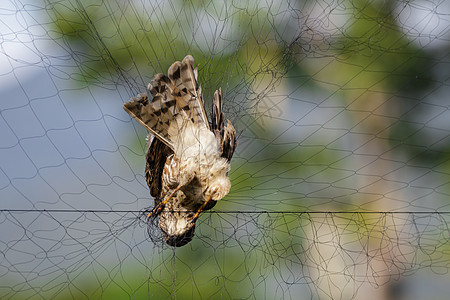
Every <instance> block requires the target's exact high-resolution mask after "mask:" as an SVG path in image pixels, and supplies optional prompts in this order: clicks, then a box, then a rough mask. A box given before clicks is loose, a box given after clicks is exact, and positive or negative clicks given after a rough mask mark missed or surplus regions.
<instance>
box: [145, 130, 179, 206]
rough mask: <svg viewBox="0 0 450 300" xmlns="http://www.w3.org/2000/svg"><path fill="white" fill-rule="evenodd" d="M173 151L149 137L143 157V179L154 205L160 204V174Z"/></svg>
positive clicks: (159, 141) (161, 179)
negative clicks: (144, 163) (144, 162)
mask: <svg viewBox="0 0 450 300" xmlns="http://www.w3.org/2000/svg"><path fill="white" fill-rule="evenodd" d="M171 154H173V151H172V150H171V149H170V148H169V146H167V145H166V144H165V143H163V142H162V141H161V140H159V139H157V138H154V137H153V136H149V140H148V151H147V154H146V156H145V160H146V165H145V179H146V181H147V185H148V187H149V188H150V195H152V196H153V197H154V198H155V205H157V204H158V203H159V202H161V200H162V199H161V192H162V181H163V178H162V174H163V170H164V165H165V163H166V160H167V157H168V156H170V155H171Z"/></svg>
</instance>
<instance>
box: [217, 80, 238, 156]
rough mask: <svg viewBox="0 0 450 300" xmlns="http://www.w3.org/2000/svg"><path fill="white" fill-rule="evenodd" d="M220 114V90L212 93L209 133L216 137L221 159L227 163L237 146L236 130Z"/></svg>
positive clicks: (221, 113)
mask: <svg viewBox="0 0 450 300" xmlns="http://www.w3.org/2000/svg"><path fill="white" fill-rule="evenodd" d="M224 119H225V116H224V114H223V112H222V89H221V88H220V89H219V90H218V91H216V92H215V93H214V100H213V105H212V114H211V131H212V132H213V133H214V135H215V136H216V139H217V140H218V144H219V147H220V152H221V157H224V158H226V159H227V160H228V161H230V160H231V158H232V157H233V153H234V150H235V149H236V146H237V139H236V130H235V129H234V126H233V124H231V121H230V120H228V119H227V120H226V125H224V122H223V121H224Z"/></svg>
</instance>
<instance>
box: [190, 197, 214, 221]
mask: <svg viewBox="0 0 450 300" xmlns="http://www.w3.org/2000/svg"><path fill="white" fill-rule="evenodd" d="M209 201H211V199H209V200H207V201H205V202H204V203H203V204H202V206H200V208H199V209H198V210H197V211H196V212H195V214H194V215H193V216H192V217H191V218H189V220H190V221H191V222H195V221H196V220H197V219H198V217H199V216H200V213H202V212H204V211H205V207H206V205H208V203H209Z"/></svg>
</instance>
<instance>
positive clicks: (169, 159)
mask: <svg viewBox="0 0 450 300" xmlns="http://www.w3.org/2000/svg"><path fill="white" fill-rule="evenodd" d="M168 74H169V76H166V75H164V74H156V75H155V76H154V78H153V80H152V82H151V84H149V85H148V91H149V92H150V93H151V94H152V96H153V99H152V101H151V102H150V101H149V99H148V97H147V94H139V95H138V97H137V98H132V99H131V101H129V102H127V103H125V104H124V109H125V110H126V111H127V112H128V113H129V114H130V115H131V116H132V117H133V118H134V119H136V120H137V121H138V122H139V123H140V124H141V125H142V126H144V127H145V128H146V129H147V130H148V131H149V132H150V133H149V135H148V142H147V147H148V152H147V155H146V168H145V177H146V179H147V184H148V186H149V188H150V194H151V195H152V196H153V197H154V199H155V206H154V208H153V210H152V211H151V212H150V213H149V214H148V217H149V218H150V219H154V218H156V217H159V220H158V226H159V227H160V228H161V231H162V233H163V237H164V239H165V240H166V242H167V243H168V244H169V245H171V246H182V245H185V244H186V243H188V242H189V241H190V240H191V239H192V237H193V235H194V230H195V221H196V220H197V218H198V216H199V214H200V213H201V212H202V211H204V210H207V209H211V208H212V207H213V206H214V205H215V204H216V202H217V201H218V200H220V199H222V198H223V197H224V196H225V195H226V194H227V193H228V191H229V189H230V186H231V184H230V180H229V179H228V171H229V168H230V160H231V157H232V156H233V153H234V150H235V148H236V145H237V141H236V131H235V129H234V127H233V125H232V124H231V122H230V121H229V120H228V119H227V120H226V124H224V119H225V117H224V114H223V112H222V90H221V89H219V90H218V91H216V92H215V93H214V100H213V105H212V115H211V119H212V120H211V123H209V122H208V118H207V115H206V112H205V108H204V102H203V98H202V92H201V87H200V86H199V85H198V82H197V76H198V72H197V69H196V68H195V69H194V58H193V57H192V56H191V55H187V56H186V57H185V58H184V59H183V61H182V62H179V61H177V62H175V63H173V64H172V65H171V66H170V68H169V71H168Z"/></svg>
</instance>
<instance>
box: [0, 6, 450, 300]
mask: <svg viewBox="0 0 450 300" xmlns="http://www.w3.org/2000/svg"><path fill="white" fill-rule="evenodd" d="M0 16H1V17H0V32H1V35H0V36H1V38H0V78H1V80H0V91H1V99H2V100H1V101H0V199H1V205H0V229H1V230H0V278H1V280H0V297H1V298H2V299H28V298H36V299H48V298H57V299H59V298H61V299H63V298H64V299H67V298H74V299H82V298H113V297H114V298H117V297H118V298H142V299H147V298H159V297H163V298H181V299H185V298H233V299H236V298H239V299H265V298H268V299H273V298H276V299H279V298H285V299H297V298H298V297H299V295H301V298H302V299H303V298H304V299H351V298H354V299H399V298H401V297H403V298H408V299H425V298H435V299H441V298H442V299H446V296H447V294H448V292H447V290H448V288H447V286H448V282H449V276H448V264H449V259H450V256H449V255H450V245H449V238H450V232H449V228H448V223H449V221H450V201H449V192H450V189H449V188H450V172H449V170H450V169H449V168H450V161H449V153H450V152H449V149H450V134H449V133H450V130H449V128H450V123H449V120H450V113H449V109H448V99H447V98H448V97H447V96H446V95H447V94H448V92H449V82H448V78H449V70H450V68H449V63H450V56H449V51H448V49H449V45H450V41H449V39H450V30H449V29H450V22H449V20H450V5H449V4H448V3H447V2H445V1H424V0H415V1H397V2H393V1H378V0H367V1H362V0H347V1H301V0H298V1H277V0H268V1H256V2H254V1H227V2H225V3H222V2H221V1H214V0H213V1H211V0H209V1H156V0H152V1H137V0H135V1H75V0H66V1H31V0H30V1H25V0H21V1H19V0H10V1H4V3H2V4H0ZM187 54H191V55H193V57H194V58H195V61H196V65H198V68H199V82H200V84H201V85H202V88H203V93H204V99H205V100H206V106H207V107H208V108H207V111H209V107H210V106H211V100H212V95H213V92H214V91H215V90H216V89H218V88H219V87H222V90H223V94H224V112H225V115H226V117H227V118H229V119H230V120H231V121H232V122H233V124H234V126H235V128H236V130H237V132H238V141H239V145H238V148H237V149H236V153H235V155H234V157H233V160H232V165H231V171H230V179H231V183H232V188H231V191H230V193H229V194H228V195H227V196H226V197H225V198H224V199H223V200H221V201H219V203H218V204H217V205H216V206H215V207H214V209H213V211H208V212H204V213H203V214H202V215H201V216H200V218H199V220H198V221H197V226H196V235H195V237H194V239H193V241H192V242H190V243H189V244H188V245H186V246H183V247H181V248H172V247H169V246H167V245H166V244H165V243H164V241H163V240H162V239H161V238H158V230H157V228H154V227H151V226H150V227H149V224H147V221H146V218H145V213H144V212H145V210H146V209H148V208H149V207H151V206H152V202H153V199H151V197H150V195H149V191H148V187H147V186H146V183H145V179H144V176H143V173H144V167H145V161H144V155H145V151H146V141H145V135H146V131H145V129H144V128H142V127H141V126H140V125H139V124H138V123H137V122H135V121H134V120H132V119H131V118H130V117H129V116H128V115H127V114H126V113H125V112H124V111H123V110H122V108H121V107H122V105H123V103H124V102H126V101H128V100H129V98H130V97H133V96H135V95H136V94H138V93H140V92H144V91H145V87H146V86H147V84H148V82H149V81H150V80H151V78H152V77H153V75H154V74H155V73H159V72H163V73H165V72H166V70H167V68H168V67H169V65H170V64H171V63H173V62H174V61H175V60H181V59H182V58H183V57H184V56H185V55H187ZM149 236H151V237H152V238H150V237H149Z"/></svg>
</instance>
